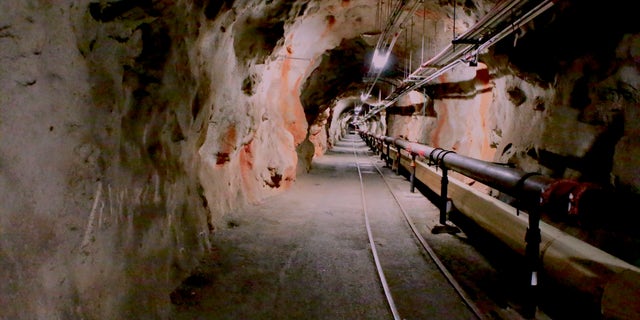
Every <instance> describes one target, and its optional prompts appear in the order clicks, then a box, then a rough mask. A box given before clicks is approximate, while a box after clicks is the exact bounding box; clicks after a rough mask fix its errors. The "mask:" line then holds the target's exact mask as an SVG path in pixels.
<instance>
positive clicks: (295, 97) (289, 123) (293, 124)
mask: <svg viewBox="0 0 640 320" xmlns="http://www.w3.org/2000/svg"><path fill="white" fill-rule="evenodd" d="M290 73H291V59H284V61H283V62H282V72H281V75H282V76H281V80H282V81H281V88H280V99H279V100H280V114H281V115H282V119H283V121H284V125H285V128H286V129H287V131H289V132H290V133H291V134H292V135H293V140H294V144H295V145H298V144H300V143H301V142H302V141H304V138H305V137H306V136H307V133H306V122H307V120H306V117H305V115H304V108H303V107H302V103H301V102H300V81H301V79H302V76H300V77H299V78H298V79H297V80H296V81H295V83H294V84H293V87H291V88H289V74H290Z"/></svg>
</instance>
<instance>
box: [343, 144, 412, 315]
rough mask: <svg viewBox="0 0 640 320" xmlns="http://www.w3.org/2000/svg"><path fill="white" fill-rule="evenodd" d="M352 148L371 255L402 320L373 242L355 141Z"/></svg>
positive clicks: (391, 302) (391, 305)
mask: <svg viewBox="0 0 640 320" xmlns="http://www.w3.org/2000/svg"><path fill="white" fill-rule="evenodd" d="M352 147H353V156H354V157H355V163H356V167H357V168H358V177H359V178H360V197H361V199H362V211H363V214H364V222H365V226H366V229H367V236H368V238H369V245H370V246H371V254H372V255H373V260H374V262H375V265H376V270H377V272H378V277H379V278H380V283H381V284H382V289H383V290H384V295H385V297H386V299H387V304H388V305H389V309H390V310H391V314H392V315H393V319H395V320H401V319H402V318H401V317H400V314H399V313H398V309H397V308H396V304H395V302H394V301H393V296H392V295H391V289H389V284H388V283H387V278H386V277H385V275H384V271H383V270H382V264H381V263H380V258H379V257H378V250H377V249H376V244H375V242H374V240H373V233H372V232H371V224H370V223H369V214H368V213H367V201H366V199H365V192H364V182H363V179H362V170H360V161H359V159H358V153H357V152H356V147H355V141H354V142H352Z"/></svg>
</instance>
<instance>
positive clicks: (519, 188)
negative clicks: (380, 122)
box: [360, 131, 600, 215]
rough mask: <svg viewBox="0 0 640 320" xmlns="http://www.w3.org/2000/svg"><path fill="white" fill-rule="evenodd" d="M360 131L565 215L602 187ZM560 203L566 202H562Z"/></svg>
mask: <svg viewBox="0 0 640 320" xmlns="http://www.w3.org/2000/svg"><path fill="white" fill-rule="evenodd" d="M360 133H361V134H362V135H364V136H368V137H370V138H373V139H376V140H378V141H381V142H384V143H385V144H387V145H393V146H395V147H396V148H398V150H406V151H407V152H408V153H410V154H411V155H418V156H421V157H424V158H425V159H427V160H428V161H429V162H430V163H431V164H434V165H437V166H439V167H441V168H446V169H449V170H453V171H455V172H458V173H460V174H462V175H464V176H467V177H469V178H471V179H474V180H476V181H478V182H480V183H483V184H485V185H487V186H489V187H491V188H494V189H496V190H498V191H500V192H503V193H505V194H507V195H510V196H512V197H514V198H516V199H517V200H518V202H519V204H520V205H528V206H529V207H539V206H540V205H541V204H543V203H548V202H549V201H553V202H555V203H554V207H555V208H558V207H562V208H566V209H567V212H564V213H565V214H566V213H569V210H570V211H571V212H570V213H571V214H575V215H578V210H579V208H578V207H577V201H578V199H579V198H580V197H581V195H582V194H584V193H585V192H586V191H589V190H594V189H600V188H599V187H598V186H596V185H593V184H591V183H580V182H576V181H567V180H558V179H553V178H551V177H548V176H544V175H542V174H539V173H536V172H526V171H524V170H521V169H518V168H513V167H510V166H507V165H504V164H498V163H494V162H488V161H483V160H478V159H474V158H470V157H466V156H462V155H459V154H456V153H455V152H453V151H450V150H444V149H441V148H434V147H430V146H428V145H424V144H420V143H415V142H409V141H407V140H404V139H400V138H393V137H389V136H382V135H371V134H369V133H367V132H364V131H360ZM561 185H562V186H561ZM562 187H564V188H562ZM558 202H562V203H561V204H560V205H558Z"/></svg>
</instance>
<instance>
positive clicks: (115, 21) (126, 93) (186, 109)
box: [0, 1, 213, 319]
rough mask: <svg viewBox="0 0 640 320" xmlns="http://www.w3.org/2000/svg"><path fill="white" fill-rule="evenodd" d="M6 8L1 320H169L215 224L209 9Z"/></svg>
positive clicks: (0, 65) (32, 4) (67, 4)
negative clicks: (205, 160) (205, 21)
mask: <svg viewBox="0 0 640 320" xmlns="http://www.w3.org/2000/svg"><path fill="white" fill-rule="evenodd" d="M0 6H1V8H0V12H1V14H0V15H1V16H2V19H1V20H2V26H0V30H2V31H0V42H1V43H2V45H1V47H0V48H1V49H0V52H1V58H0V70H1V71H0V74H1V77H0V81H2V84H1V85H0V99H1V101H0V108H1V112H0V137H1V140H0V141H1V142H0V159H1V160H0V162H1V163H2V165H1V167H2V169H1V170H0V196H1V197H2V200H1V201H0V203H1V204H0V208H1V209H0V264H1V269H2V272H0V292H1V293H0V304H2V306H3V307H2V309H1V310H0V318H3V319H4V318H6V319H34V318H42V319H45V318H46V319H52V318H54V319H55V318H59V319H70V318H71V319H75V318H85V319H98V318H100V319H105V318H138V317H140V316H142V315H144V314H149V313H154V314H158V315H162V314H164V313H165V312H166V308H167V306H168V305H170V303H169V300H170V297H169V292H170V291H171V290H172V288H173V287H174V286H175V285H176V284H177V283H178V282H179V280H180V279H181V278H182V277H183V276H184V273H185V272H187V271H188V270H189V269H190V268H192V266H193V265H194V264H195V263H196V262H197V260H198V257H200V256H202V255H203V253H204V252H205V251H206V250H207V249H208V248H209V247H210V242H209V238H208V236H209V235H210V233H211V231H212V230H213V226H212V224H211V221H210V219H209V218H208V217H209V213H208V210H207V209H206V201H205V199H204V197H203V189H202V186H201V185H200V183H199V182H198V176H197V168H198V167H199V159H198V158H197V157H196V155H197V153H196V150H197V149H198V147H199V144H202V142H201V141H200V142H199V138H200V136H201V135H202V133H201V132H202V131H203V129H204V130H206V128H203V127H204V126H203V124H204V123H206V115H204V112H203V111H200V109H201V108H200V102H198V101H197V100H198V97H199V96H202V95H203V92H201V91H198V87H199V86H202V84H203V83H204V82H206V78H205V77H201V76H200V75H201V73H200V72H198V67H199V66H198V60H197V49H198V47H197V45H196V43H197V35H198V30H199V28H200V26H199V21H201V15H202V11H203V8H197V7H195V8H194V7H193V4H192V3H189V2H180V1H178V2H172V3H169V2H166V3H165V2H153V3H152V2H150V1H138V2H101V3H97V2H96V3H89V2H88V1H57V2H55V3H52V2H42V1H24V2H19V3H18V2H3V3H2V4H1V5H0ZM191 9H193V10H191Z"/></svg>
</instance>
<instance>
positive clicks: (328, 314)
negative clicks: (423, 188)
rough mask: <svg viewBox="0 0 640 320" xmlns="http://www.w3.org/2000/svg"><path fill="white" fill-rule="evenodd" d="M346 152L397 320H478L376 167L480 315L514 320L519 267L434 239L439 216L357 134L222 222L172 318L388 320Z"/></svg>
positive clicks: (456, 238) (461, 238) (454, 239)
mask: <svg viewBox="0 0 640 320" xmlns="http://www.w3.org/2000/svg"><path fill="white" fill-rule="evenodd" d="M354 148H355V150H357V153H358V160H357V161H358V163H359V164H360V167H361V170H362V176H363V181H364V190H365V193H366V196H365V199H366V205H367V208H368V211H369V219H370V222H371V230H372V234H373V236H374V238H375V243H376V248H377V250H378V253H379V255H380V262H381V265H382V267H383V270H384V273H385V275H386V277H387V280H388V283H389V287H390V290H391V294H392V296H393V298H394V301H395V304H396V306H397V309H398V312H399V314H400V315H401V316H402V318H403V319H475V318H476V317H475V316H474V315H473V313H472V312H471V311H470V309H469V308H468V307H467V306H466V305H465V304H464V303H463V300H462V299H461V298H460V297H459V296H458V295H457V294H456V293H455V291H454V290H453V288H452V287H451V286H450V285H449V283H448V282H447V281H446V278H444V276H443V275H442V273H441V272H439V271H438V269H437V267H436V266H435V264H434V263H433V261H432V260H431V258H430V257H429V256H428V255H427V254H425V253H424V252H422V251H420V250H419V249H418V242H417V240H416V238H415V237H412V236H411V234H410V229H409V226H408V224H407V223H406V221H405V220H403V219H404V218H403V217H402V216H401V213H400V211H399V208H398V205H397V204H396V203H395V202H394V199H393V197H392V195H391V194H390V193H389V190H388V189H387V187H386V185H385V183H384V180H383V179H382V178H381V176H380V175H379V174H378V172H377V169H376V166H377V167H378V168H379V169H380V170H381V172H382V173H383V174H384V176H385V180H386V181H387V183H388V185H389V186H390V188H391V189H392V190H393V191H394V193H395V194H396V197H397V198H398V200H399V201H400V203H401V204H402V206H403V207H404V208H405V210H406V211H407V213H408V215H409V216H410V218H411V219H412V221H413V223H414V224H415V225H416V226H417V227H418V229H419V230H420V232H421V234H422V235H423V237H424V238H425V239H426V240H427V241H428V242H429V244H430V245H431V246H432V248H433V250H434V251H436V253H437V254H438V256H439V257H440V259H441V260H442V261H443V263H444V264H445V265H446V266H447V268H449V271H450V272H451V273H452V274H453V275H454V276H455V277H456V279H457V280H458V282H459V283H460V285H461V286H462V288H464V290H465V292H466V293H467V295H468V296H469V297H471V298H472V300H473V301H474V302H475V305H476V306H477V308H478V309H479V310H480V311H482V313H484V314H485V316H486V318H487V319H520V318H521V317H520V315H519V313H518V312H517V308H518V305H517V301H518V299H520V297H521V293H518V292H515V291H514V290H513V288H512V287H513V286H511V287H510V284H511V285H512V284H513V282H514V279H515V278H517V277H518V276H519V275H518V274H517V273H516V272H513V270H517V269H518V265H517V263H515V262H514V263H512V262H509V258H510V257H508V256H504V255H503V254H500V255H501V259H502V260H504V262H503V263H504V265H502V266H501V265H500V264H498V265H496V264H495V263H494V262H492V263H489V262H488V260H487V258H486V257H485V255H486V254H487V253H486V252H482V250H483V249H482V248H481V247H476V246H472V245H471V243H472V242H474V241H470V236H469V235H467V234H466V233H465V232H464V231H461V232H458V233H451V234H449V233H440V234H434V233H432V232H431V230H432V229H433V227H434V226H436V225H438V214H439V211H438V209H437V207H435V206H434V205H433V204H432V203H431V202H430V201H429V200H428V198H427V197H425V195H424V194H421V192H419V191H416V192H415V193H411V192H410V191H409V182H408V181H407V178H406V176H405V175H396V174H395V173H394V172H393V171H391V170H390V169H389V168H383V166H384V163H383V161H381V160H379V158H378V157H377V156H374V155H372V154H371V153H370V152H369V151H368V149H367V147H366V145H365V144H364V143H363V142H362V141H361V140H360V139H359V138H358V137H357V136H355V135H351V136H348V137H347V139H346V140H344V141H341V142H340V143H338V144H337V145H336V146H335V147H334V148H333V149H332V150H330V151H329V152H328V153H327V154H326V155H324V156H323V157H320V158H317V159H314V163H313V167H312V169H311V171H310V173H309V174H305V175H302V176H299V177H298V179H297V181H296V183H295V185H294V186H293V187H292V188H291V190H289V191H287V192H285V193H283V194H281V195H278V196H275V197H273V198H270V199H267V200H265V201H264V202H263V203H261V204H259V205H255V206H249V207H246V208H243V209H240V210H238V211H237V212H234V213H232V214H229V215H227V216H226V217H225V219H226V227H225V228H222V229H219V230H217V232H216V233H215V235H214V243H215V247H214V249H213V250H212V252H211V254H210V256H209V257H207V258H206V259H205V260H204V261H203V263H202V265H201V266H200V267H199V268H198V269H197V270H196V271H194V272H193V274H192V275H191V276H190V277H188V278H187V279H185V281H184V282H183V283H182V285H181V286H180V287H178V288H177V289H176V290H175V291H174V292H173V293H172V294H171V300H172V305H173V307H172V312H171V313H172V314H171V319H392V318H393V317H392V314H391V312H390V308H389V306H388V303H387V301H386V300H385V295H384V292H383V289H382V286H381V284H380V280H379V277H378V274H377V273H376V268H375V264H374V260H373V258H372V253H371V248H370V244H369V242H368V238H367V231H366V227H365V221H364V216H363V206H362V200H361V189H360V182H359V178H358V170H357V166H356V157H355V155H354ZM489 254H491V253H489ZM509 270H511V271H509ZM514 301H515V302H514ZM537 318H539V319H544V318H546V317H544V315H542V316H541V317H537Z"/></svg>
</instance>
